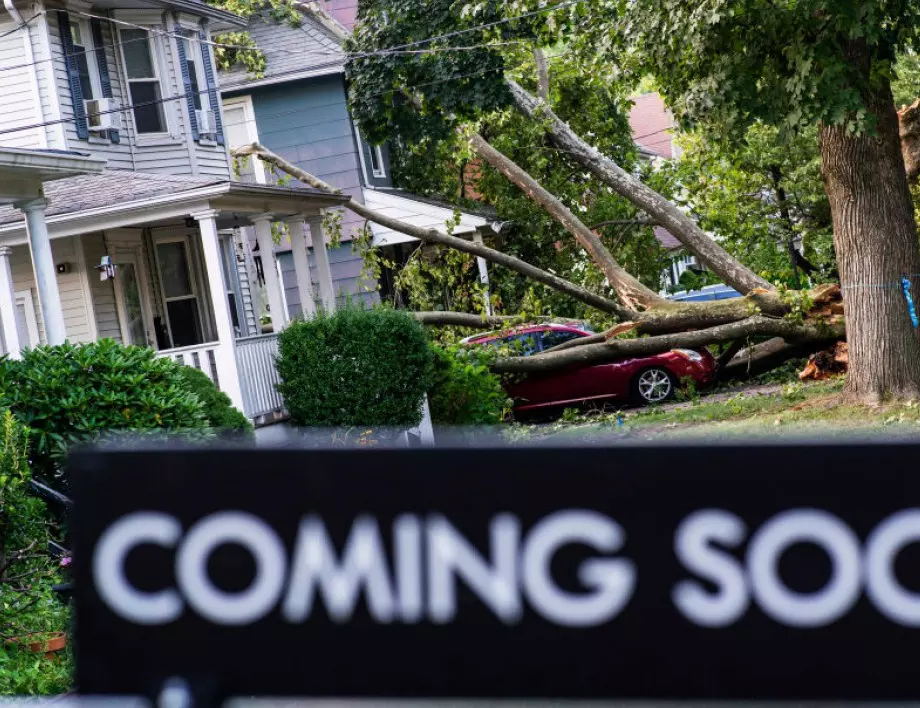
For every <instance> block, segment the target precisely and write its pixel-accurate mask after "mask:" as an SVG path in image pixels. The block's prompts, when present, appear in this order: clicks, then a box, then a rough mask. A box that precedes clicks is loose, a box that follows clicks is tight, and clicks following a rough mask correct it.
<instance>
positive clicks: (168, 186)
mask: <svg viewBox="0 0 920 708" xmlns="http://www.w3.org/2000/svg"><path fill="white" fill-rule="evenodd" d="M224 181H226V180H215V179H206V178H204V179H203V178H200V177H180V176H176V175H159V174H147V173H143V172H128V171H124V170H108V171H106V172H103V173H102V174H100V175H81V176H79V177H68V178H67V179H61V180H57V181H55V182H47V183H46V184H45V186H44V191H45V197H46V198H47V199H48V208H47V210H46V211H45V214H46V215H47V216H55V215H59V214H70V213H74V212H78V211H87V210H89V209H99V208H102V207H108V206H114V205H116V204H127V203H130V202H137V201H141V200H143V199H149V198H152V197H159V196H164V195H168V194H178V193H181V192H187V191H190V190H193V189H201V188H203V187H208V186H210V185H215V184H221V183H222V182H224ZM23 220H24V217H23V214H22V212H21V211H19V210H18V209H16V208H14V207H11V206H6V207H0V224H13V223H16V222H20V221H23Z"/></svg>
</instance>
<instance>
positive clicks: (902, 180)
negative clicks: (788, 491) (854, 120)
mask: <svg viewBox="0 0 920 708" xmlns="http://www.w3.org/2000/svg"><path fill="white" fill-rule="evenodd" d="M848 54H849V58H850V59H851V61H852V62H853V63H854V64H856V65H860V64H861V65H863V66H864V72H863V73H864V76H865V83H866V85H869V82H870V69H871V66H870V60H869V58H868V52H867V51H866V50H865V47H864V45H863V44H862V43H861V42H851V43H850V45H849V47H848ZM865 98H866V103H867V107H868V109H869V112H870V115H871V116H873V117H875V118H876V120H877V124H876V130H875V131H874V133H873V132H870V133H861V134H853V133H851V132H850V131H849V130H848V128H847V126H845V125H842V126H838V125H825V126H822V128H821V159H822V174H823V177H824V185H825V189H826V191H827V195H828V197H829V199H830V206H831V215H832V218H833V222H834V245H835V247H836V251H837V265H838V268H839V271H840V280H841V285H842V287H843V290H844V302H845V304H846V325H847V327H846V329H847V341H848V342H849V346H850V349H849V351H850V368H849V374H848V377H847V391H848V393H849V394H850V395H851V396H853V397H854V398H856V399H859V400H862V401H865V402H869V403H876V402H878V401H879V400H881V398H882V397H883V396H886V395H892V396H895V397H898V398H917V397H918V396H920V343H918V339H917V334H916V332H915V331H914V329H913V327H912V325H911V319H910V314H909V310H908V306H907V302H906V300H905V297H904V293H903V290H902V288H901V278H902V277H903V276H908V277H910V278H911V284H912V285H913V286H914V287H913V289H914V292H915V293H916V294H918V295H920V288H918V287H917V285H918V284H920V278H918V277H917V274H920V251H918V247H917V225H916V223H915V221H914V212H913V204H912V203H911V197H910V190H909V189H908V184H907V177H906V175H905V171H904V160H903V158H902V156H901V145H900V141H899V136H898V119H897V114H896V113H895V108H894V102H893V99H892V95H891V88H890V86H889V85H888V84H887V82H886V83H885V85H884V86H883V87H881V88H878V89H875V90H873V91H871V92H868V91H867V95H866V97H865Z"/></svg>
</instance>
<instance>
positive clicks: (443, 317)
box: [412, 312, 525, 329]
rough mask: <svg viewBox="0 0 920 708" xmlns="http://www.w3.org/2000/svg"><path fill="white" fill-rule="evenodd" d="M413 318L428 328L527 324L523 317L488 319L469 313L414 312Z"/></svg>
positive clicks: (493, 317) (496, 326)
mask: <svg viewBox="0 0 920 708" xmlns="http://www.w3.org/2000/svg"><path fill="white" fill-rule="evenodd" d="M412 316H413V317H414V318H415V319H416V320H418V322H420V323H421V324H423V325H425V326H426V327H469V328H471V329H483V328H495V329H500V328H502V327H509V326H512V325H515V324H518V323H522V322H525V320H524V319H523V318H521V317H511V316H508V317H502V316H499V317H496V316H492V317H487V316H485V315H476V314H471V313H467V312H413V313H412Z"/></svg>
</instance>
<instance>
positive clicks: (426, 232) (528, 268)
mask: <svg viewBox="0 0 920 708" xmlns="http://www.w3.org/2000/svg"><path fill="white" fill-rule="evenodd" d="M233 155H234V156H236V157H243V156H250V157H253V156H254V157H258V158H259V159H260V160H262V161H263V162H267V163H268V164H270V165H273V166H275V167H277V168H278V169H279V170H281V171H282V172H285V173H287V174H289V175H291V176H292V177H294V178H296V179H298V180H300V181H301V182H303V183H304V184H308V185H310V186H311V187H313V188H315V189H319V190H321V191H323V192H329V193H331V194H341V193H342V192H341V190H339V189H336V188H335V187H333V186H332V185H330V184H328V183H326V182H324V181H323V180H321V179H319V178H318V177H315V176H314V175H311V174H310V173H309V172H307V171H306V170H302V169H301V168H299V167H297V166H296V165H294V164H292V163H290V162H288V161H287V160H285V159H284V158H282V157H280V156H279V155H276V154H275V153H273V152H272V151H271V150H269V149H268V148H266V147H265V146H263V145H261V144H259V143H253V144H251V145H246V146H244V147H239V148H236V149H235V150H233ZM342 206H344V207H345V208H346V209H349V210H351V211H353V212H354V213H355V214H358V215H359V216H361V217H363V218H365V219H367V220H368V221H373V222H374V223H377V224H380V225H381V226H386V227H387V228H390V229H393V230H394V231H398V232H399V233H403V234H406V235H407V236H412V237H413V238H417V239H418V240H419V241H423V242H425V243H438V244H441V245H444V246H448V247H450V248H453V249H455V250H458V251H462V252H464V253H469V254H471V255H474V256H480V257H482V258H485V259H486V260H487V261H489V262H490V263H495V264H497V265H500V266H504V267H505V268H508V269H509V270H513V271H515V272H516V273H520V274H521V275H524V276H526V277H528V278H531V279H533V280H536V281H537V282H539V283H543V284H544V285H546V286H548V287H550V288H552V289H554V290H557V291H559V292H561V293H565V294H566V295H569V296H570V297H572V298H574V299H576V300H579V301H581V302H583V303H585V304H587V305H590V306H591V307H594V308H596V309H598V310H600V311H601V312H609V313H611V314H614V315H617V316H618V317H620V318H623V319H630V317H632V316H634V315H635V313H634V312H632V311H630V310H627V309H626V308H624V307H621V306H620V305H619V304H617V303H615V302H613V301H612V300H608V299H607V298H605V297H603V296H602V295H598V294H596V293H592V292H591V291H589V290H586V289H585V288H583V287H581V286H580V285H576V284H575V283H572V282H570V281H568V280H566V279H565V278H560V277H559V276H558V275H553V274H552V273H549V272H547V271H545V270H542V269H540V268H537V267H536V266H533V265H531V264H530V263H527V262H526V261H522V260H521V259H520V258H515V257H514V256H511V255H508V254H507V253H502V252H501V251H496V250H494V249H492V248H489V247H488V246H484V245H481V244H477V243H475V242H473V241H467V240H465V239H462V238H457V237H456V236H448V235H447V234H442V233H441V232H440V231H437V230H435V229H426V228H423V227H420V226H414V225H412V224H407V223H406V222H404V221H400V220H399V219H394V218H392V217H389V216H386V215H385V214H382V213H380V212H378V211H376V210H374V209H370V208H368V207H367V206H365V205H364V204H360V203H359V202H356V201H355V200H354V199H350V200H349V201H347V202H345V203H344V204H343V205H342Z"/></svg>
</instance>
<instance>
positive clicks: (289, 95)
mask: <svg viewBox="0 0 920 708" xmlns="http://www.w3.org/2000/svg"><path fill="white" fill-rule="evenodd" d="M323 5H324V7H325V9H323V7H320V6H323ZM299 7H300V8H301V12H302V14H303V21H302V23H301V25H300V26H299V27H292V26H290V25H289V24H284V23H277V22H274V21H271V20H262V19H260V18H256V19H254V20H252V21H251V22H250V23H249V28H248V29H249V33H250V35H251V36H252V38H253V39H254V40H255V42H256V43H257V44H258V46H259V48H260V49H261V50H262V51H263V52H264V53H265V58H266V69H265V72H264V75H263V76H261V77H259V78H254V77H252V76H251V75H248V74H247V72H246V70H245V69H244V68H243V67H237V68H235V69H234V70H232V71H226V72H222V73H221V75H220V89H221V95H222V97H223V107H224V115H225V124H226V134H227V139H228V143H229V146H230V147H231V148H233V147H236V146H238V145H244V144H248V143H251V142H254V141H256V140H258V141H259V142H261V143H262V144H263V145H265V146H266V147H267V148H268V149H270V150H272V151H273V152H275V153H277V154H279V155H280V156H281V157H283V158H285V159H286V160H288V161H290V162H292V163H294V164H295V165H297V166H298V167H301V168H303V169H304V170H306V171H307V172H310V173H311V174H314V175H316V176H317V177H320V178H321V179H323V180H325V181H326V182H328V183H329V184H331V185H333V186H334V187H336V188H338V189H341V190H343V192H344V193H346V194H348V195H349V196H351V197H352V198H353V199H355V200H358V201H360V202H362V203H366V204H368V206H373V207H374V208H375V209H378V210H380V211H383V212H385V213H387V214H388V215H389V216H394V217H397V218H401V219H404V220H406V221H409V222H410V223H413V224H415V225H418V226H427V227H432V228H444V225H445V223H446V222H447V221H448V220H450V219H451V218H452V217H453V209H452V208H451V207H450V206H449V205H438V204H433V203H432V202H430V201H429V200H422V199H420V198H417V197H414V196H413V195H411V194H406V193H405V192H402V191H398V190H395V189H394V188H393V183H392V179H391V174H390V164H389V151H388V149H387V146H386V145H381V146H375V145H370V144H368V143H367V142H366V141H365V140H364V139H363V138H362V136H361V133H360V131H359V129H358V126H357V125H356V124H355V123H354V121H353V120H352V119H351V116H350V115H349V112H348V105H347V89H346V85H345V55H344V52H343V49H342V44H343V42H344V40H345V38H346V37H347V36H348V33H349V31H350V23H351V22H353V20H354V13H353V11H352V10H353V5H348V4H347V3H346V4H345V5H342V3H335V2H333V0H329V1H328V2H327V3H325V4H324V3H322V2H319V3H316V2H314V3H310V4H309V5H306V4H303V5H300V6H299ZM340 20H341V21H340ZM241 172H242V174H241V175H240V179H242V180H246V181H253V182H262V183H265V182H269V183H270V182H272V181H273V179H274V178H273V177H272V176H271V175H266V174H264V169H263V167H262V166H261V164H251V165H245V166H244V169H243V170H241ZM363 226H364V222H363V220H361V219H360V218H359V217H356V216H355V215H354V214H353V213H352V212H350V211H347V210H342V244H341V245H340V246H338V247H337V248H330V249H329V265H330V268H331V271H332V279H333V287H334V290H335V293H336V296H337V301H338V302H339V303H341V302H343V301H344V300H346V299H352V300H357V301H362V302H365V303H368V304H370V303H374V302H377V300H378V294H377V286H378V284H377V283H376V282H368V281H367V280H366V279H364V278H363V277H362V267H363V261H362V259H361V257H360V255H359V254H357V253H355V252H353V249H352V245H351V241H352V239H353V237H354V234H355V231H356V230H357V229H360V228H363ZM488 227H489V222H488V220H487V219H485V218H483V217H482V216H479V215H474V214H466V213H465V214H463V215H462V218H461V224H460V226H459V227H458V228H457V229H456V230H455V231H454V233H455V234H456V235H461V236H462V235H466V236H467V237H470V238H473V237H476V234H477V232H478V231H479V230H480V229H484V228H488ZM371 228H372V233H373V236H374V245H375V246H377V247H380V248H385V249H389V251H390V255H395V256H396V257H399V255H400V253H402V254H405V253H407V252H409V250H411V249H414V248H415V247H416V246H417V241H415V240H414V239H411V238H409V237H407V236H404V235H402V234H397V233H395V232H392V231H389V230H386V229H382V228H380V227H379V226H377V225H371ZM258 256H259V261H260V267H262V268H264V262H263V259H262V254H258ZM276 260H277V268H278V270H279V271H280V273H281V277H282V281H283V286H284V292H285V296H286V303H285V304H286V307H287V309H288V313H289V316H291V317H294V316H296V315H298V314H300V313H301V306H300V299H299V296H298V288H297V281H296V276H295V272H294V265H293V258H292V255H291V251H290V247H289V245H288V244H282V245H281V246H279V247H278V248H277V249H276ZM310 262H311V266H312V267H313V279H314V285H318V282H317V278H318V274H317V272H316V268H315V265H314V263H313V255H312V249H311V252H310ZM256 277H257V278H258V276H256ZM263 306H264V303H263Z"/></svg>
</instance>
